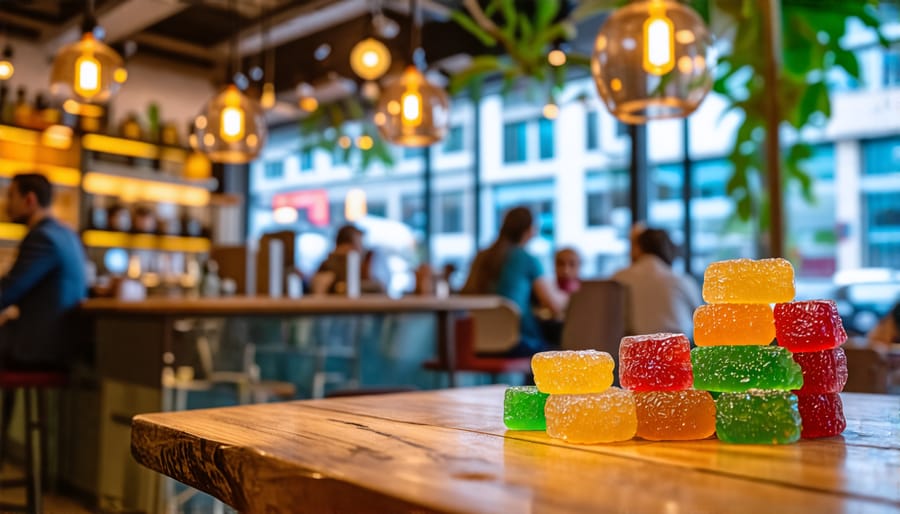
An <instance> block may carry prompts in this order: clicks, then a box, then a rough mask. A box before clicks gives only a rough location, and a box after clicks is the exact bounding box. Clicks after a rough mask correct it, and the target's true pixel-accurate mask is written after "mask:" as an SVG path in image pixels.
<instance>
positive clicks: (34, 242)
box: [0, 174, 87, 369]
mask: <svg viewBox="0 0 900 514" xmlns="http://www.w3.org/2000/svg"><path fill="white" fill-rule="evenodd" d="M52 196H53V194H52V188H51V186H50V182H49V181H47V179H46V178H45V177H44V176H43V175H37V174H23V175H16V176H15V177H13V179H12V182H11V183H10V185H9V189H8V190H7V199H6V211H7V214H8V215H9V218H10V219H11V220H12V221H13V222H15V223H21V224H24V225H26V226H27V227H28V234H27V235H26V236H25V239H23V240H22V242H21V244H20V245H19V253H18V257H16V260H15V262H14V263H13V265H12V268H11V269H10V270H9V272H8V273H7V274H6V275H5V276H4V277H2V278H0V309H3V310H5V309H7V308H9V307H10V306H13V305H15V306H18V309H19V311H20V314H19V318H18V319H14V320H12V321H9V323H8V324H7V325H6V326H5V327H4V328H5V330H4V333H3V337H2V339H0V359H2V361H0V366H2V367H3V368H5V369H45V368H46V369H65V368H68V367H69V365H70V364H71V359H72V357H73V356H74V355H75V353H76V349H75V348H74V347H73V344H72V342H71V336H72V333H71V332H67V328H68V325H69V320H70V319H71V317H72V316H73V314H74V311H75V309H76V308H77V307H78V305H79V304H80V303H81V301H82V300H83V299H84V298H85V297H86V294H87V279H86V274H85V256H84V250H83V249H82V246H81V240H80V239H79V237H78V235H77V234H75V232H73V231H72V230H71V229H69V228H68V227H66V226H64V225H63V224H61V223H60V222H59V221H57V220H55V219H54V218H53V217H52V216H51V215H50V203H51V201H52ZM67 336H68V337H67Z"/></svg>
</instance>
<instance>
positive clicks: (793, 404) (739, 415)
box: [716, 391, 801, 444]
mask: <svg viewBox="0 0 900 514" xmlns="http://www.w3.org/2000/svg"><path fill="white" fill-rule="evenodd" d="M800 428H801V424H800V411H798V410H797V396H796V395H794V394H791V393H790V392H787V391H746V392H743V393H722V394H721V395H720V396H719V398H718V399H716V436H717V437H718V438H719V439H720V440H721V441H725V442H727V443H743V444H788V443H793V442H796V441H797V440H798V439H800Z"/></svg>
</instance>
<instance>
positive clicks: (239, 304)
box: [81, 295, 501, 316]
mask: <svg viewBox="0 0 900 514" xmlns="http://www.w3.org/2000/svg"><path fill="white" fill-rule="evenodd" d="M500 304H501V299H500V297H498V296H450V297H448V298H438V297H436V296H405V297H402V298H396V299H394V298H390V297H388V296H384V295H364V296H361V297H359V298H346V297H341V296H306V297H303V298H299V299H291V298H267V297H250V296H237V297H229V298H147V299H146V300H140V301H133V302H129V301H121V300H115V299H110V298H98V299H91V300H87V301H86V302H84V304H83V305H82V307H81V309H82V311H83V312H85V313H88V314H104V315H110V314H121V315H134V314H137V315H176V316H199V315H212V316H228V315H232V316H238V315H284V314H296V315H303V314H364V313H374V314H380V313H406V312H450V311H468V310H479V309H492V308H495V307H498V306H499V305H500Z"/></svg>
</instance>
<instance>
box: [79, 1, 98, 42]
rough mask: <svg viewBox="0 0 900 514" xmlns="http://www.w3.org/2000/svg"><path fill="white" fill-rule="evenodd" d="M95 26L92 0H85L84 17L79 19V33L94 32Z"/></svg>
mask: <svg viewBox="0 0 900 514" xmlns="http://www.w3.org/2000/svg"><path fill="white" fill-rule="evenodd" d="M96 27H97V18H96V17H95V15H94V0H85V2H84V18H83V19H82V20H81V33H82V34H85V33H87V32H94V28H96Z"/></svg>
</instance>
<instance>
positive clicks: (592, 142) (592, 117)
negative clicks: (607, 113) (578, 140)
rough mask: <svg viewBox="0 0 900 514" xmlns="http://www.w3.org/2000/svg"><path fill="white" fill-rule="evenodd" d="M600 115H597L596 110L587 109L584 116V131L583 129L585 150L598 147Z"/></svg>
mask: <svg viewBox="0 0 900 514" xmlns="http://www.w3.org/2000/svg"><path fill="white" fill-rule="evenodd" d="M599 124H600V117H599V116H598V115H597V111H588V112H587V115H586V116H585V126H586V127H585V131H584V137H585V141H584V147H585V148H586V149H587V150H596V149H598V148H600V131H599V128H600V127H599Z"/></svg>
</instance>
